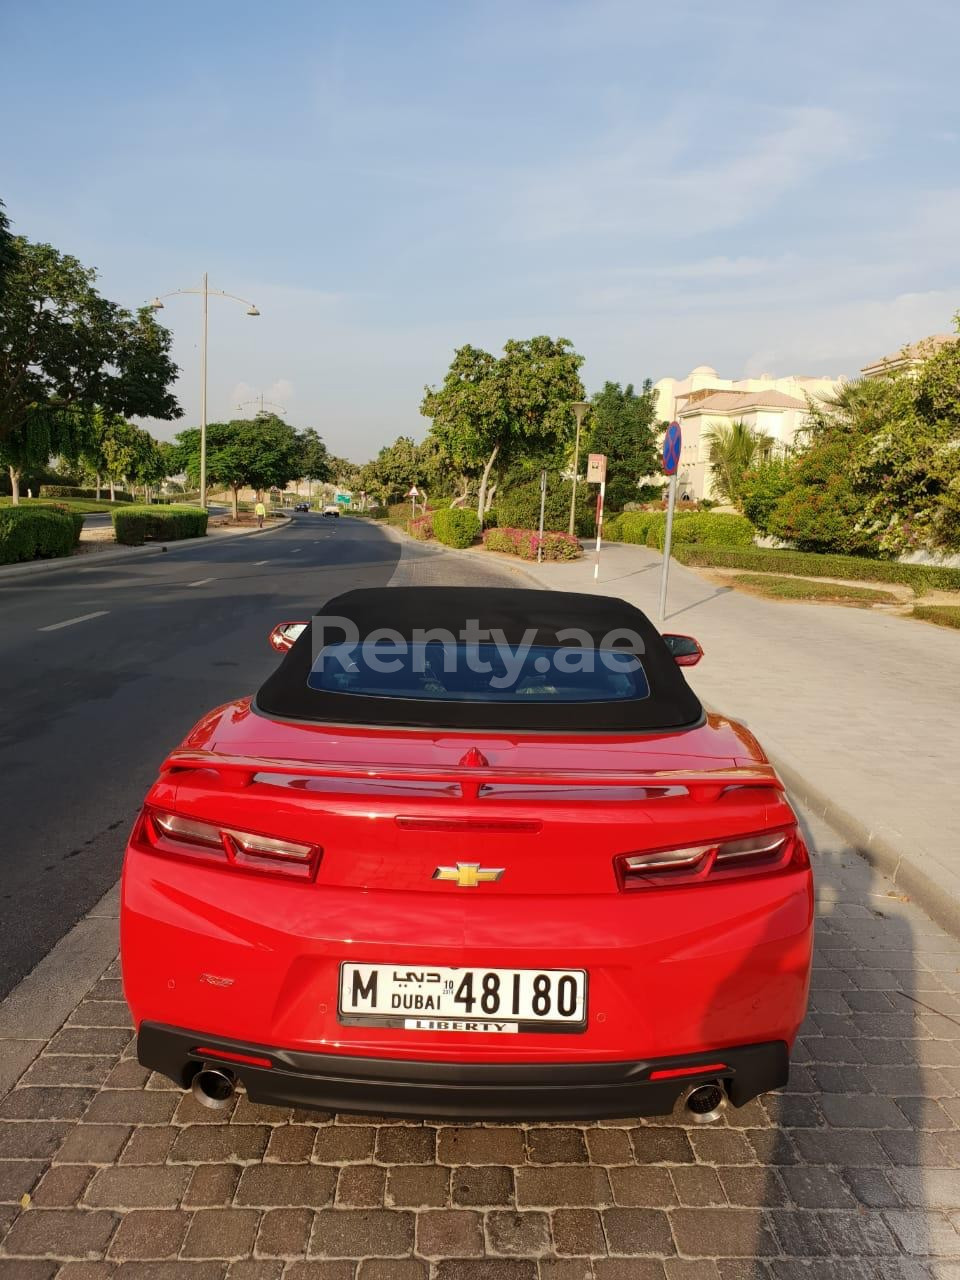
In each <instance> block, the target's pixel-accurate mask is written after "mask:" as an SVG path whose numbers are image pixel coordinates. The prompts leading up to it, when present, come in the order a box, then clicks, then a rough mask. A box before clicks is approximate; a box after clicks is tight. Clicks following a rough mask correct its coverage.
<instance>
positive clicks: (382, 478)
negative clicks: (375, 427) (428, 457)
mask: <svg viewBox="0 0 960 1280" xmlns="http://www.w3.org/2000/svg"><path fill="white" fill-rule="evenodd" d="M420 466H421V459H420V452H419V450H418V448H417V446H416V445H415V444H414V442H413V440H412V439H411V438H410V436H398V437H397V439H396V440H394V442H393V444H386V445H384V446H383V448H382V449H381V450H380V452H379V453H378V454H377V456H376V457H375V458H374V459H373V461H372V462H368V463H366V465H365V466H363V467H362V468H361V469H360V474H359V476H358V478H357V483H358V484H359V486H360V488H361V489H362V490H363V491H364V492H365V493H369V494H373V495H375V496H376V498H377V500H378V501H379V502H385V503H390V502H397V501H399V500H400V499H401V498H402V497H403V496H404V495H405V494H406V493H407V492H408V491H409V489H410V487H411V485H415V484H417V485H418V487H419V484H422V483H423V476H422V475H421V474H420ZM418 482H419V484H418Z"/></svg>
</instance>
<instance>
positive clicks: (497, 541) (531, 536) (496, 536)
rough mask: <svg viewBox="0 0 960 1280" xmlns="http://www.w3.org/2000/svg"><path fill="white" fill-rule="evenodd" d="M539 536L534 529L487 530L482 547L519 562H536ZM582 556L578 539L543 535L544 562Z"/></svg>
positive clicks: (565, 534) (556, 534)
mask: <svg viewBox="0 0 960 1280" xmlns="http://www.w3.org/2000/svg"><path fill="white" fill-rule="evenodd" d="M539 544H540V535H539V533H538V532H537V530H536V529H487V530H485V531H484V535H483V545H484V546H485V547H486V549H487V550H488V551H502V552H505V553H506V554H507V555H513V556H519V557H520V558H521V560H536V558H537V547H538V545H539ZM582 554H583V551H582V549H581V546H580V541H579V539H578V538H576V537H573V536H572V535H571V534H569V533H556V532H552V533H544V535H543V558H544V560H577V559H579V557H580V556H581V555H582Z"/></svg>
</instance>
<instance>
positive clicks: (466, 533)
mask: <svg viewBox="0 0 960 1280" xmlns="http://www.w3.org/2000/svg"><path fill="white" fill-rule="evenodd" d="M433 532H434V534H435V536H436V537H437V538H438V539H439V541H440V542H442V543H444V545H445V546H448V547H469V546H470V544H471V543H472V542H473V540H474V538H475V537H476V536H477V534H478V533H479V532H480V521H479V520H478V519H477V513H476V512H475V511H464V510H463V509H462V508H461V507H447V509H446V510H445V511H435V512H434V515H433Z"/></svg>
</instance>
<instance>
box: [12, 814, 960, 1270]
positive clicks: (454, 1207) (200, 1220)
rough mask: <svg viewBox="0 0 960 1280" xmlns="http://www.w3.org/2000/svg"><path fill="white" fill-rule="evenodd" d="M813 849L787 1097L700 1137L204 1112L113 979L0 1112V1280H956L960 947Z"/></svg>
mask: <svg viewBox="0 0 960 1280" xmlns="http://www.w3.org/2000/svg"><path fill="white" fill-rule="evenodd" d="M816 844H817V848H818V853H817V855H816V859H815V861H816V874H817V882H818V891H819V917H820V923H819V941H818V953H817V969H816V974H815V982H814V990H813V997H812V1006H811V1014H810V1018H809V1021H808V1023H807V1025H806V1027H805V1031H804V1034H803V1036H802V1039H801V1041H800V1043H799V1044H798V1047H797V1051H796V1055H795V1062H796V1065H795V1067H794V1070H793V1075H792V1078H791V1083H790V1087H789V1089H788V1090H787V1091H786V1092H784V1093H782V1094H781V1095H778V1096H771V1097H767V1098H765V1099H764V1100H762V1101H756V1102H754V1103H752V1104H750V1105H749V1106H748V1107H745V1108H744V1109H743V1110H741V1111H733V1110H728V1111H727V1112H726V1113H725V1118H724V1120H723V1122H722V1123H720V1124H719V1125H715V1126H711V1127H703V1128H689V1127H685V1126H684V1125H681V1124H675V1123H671V1122H660V1121H639V1120H632V1121H631V1120H624V1121H620V1122H611V1123H603V1124H591V1125H583V1126H579V1125H566V1124H564V1125H551V1124H537V1125H529V1126H527V1125H503V1126H497V1125H456V1124H450V1123H447V1122H442V1123H438V1124H416V1123H409V1122H406V1121H403V1122H398V1121H388V1120H380V1119H377V1118H372V1117H369V1116H366V1117H365V1116H355V1117H352V1116H345V1115H340V1116H331V1115H325V1114H321V1113H317V1112H306V1111H304V1112H300V1111H290V1110H281V1109H277V1108H270V1107H258V1106H253V1105H251V1104H250V1103H249V1102H248V1101H247V1100H246V1098H245V1097H241V1098H239V1100H237V1102H236V1104H235V1106H234V1107H233V1108H232V1110H230V1111H228V1112H218V1113H214V1112H211V1111H208V1110H204V1109H203V1108H201V1107H199V1106H197V1105H196V1104H195V1103H194V1101H193V1100H192V1098H190V1097H189V1096H185V1095H183V1094H182V1093H180V1092H179V1091H177V1090H174V1089H173V1088H171V1086H170V1085H169V1083H168V1082H167V1081H165V1080H163V1079H162V1078H160V1077H157V1076H148V1073H146V1072H145V1071H143V1070H142V1069H141V1068H140V1067H139V1066H138V1064H137V1062H136V1060H135V1058H134V1056H133V1046H132V1043H131V1032H130V1027H129V1022H128V1018H127V1012H126V1006H125V1005H124V1003H123V1000H122V993H121V988H120V983H119V980H118V978H119V973H118V967H117V965H116V964H115V963H114V964H112V965H111V966H110V967H109V968H108V969H107V971H106V972H105V973H104V974H103V976H102V977H101V978H100V980H99V981H98V982H97V983H96V984H95V985H94V986H93V987H92V989H91V990H90V991H89V992H88V993H87V995H86V997H85V998H84V999H83V1000H82V1001H81V1003H80V1004H79V1006H78V1007H77V1008H76V1009H75V1010H74V1012H73V1013H72V1014H71V1015H70V1016H69V1017H68V1018H67V1020H66V1022H65V1024H64V1025H63V1027H62V1028H61V1029H60V1030H59V1031H58V1032H57V1034H56V1035H54V1036H53V1038H52V1039H51V1040H50V1042H49V1043H48V1044H47V1045H46V1047H45V1048H44V1049H43V1052H42V1053H41V1054H40V1056H39V1057H37V1058H36V1060H35V1061H34V1062H33V1064H32V1066H30V1068H29V1069H28V1070H27V1071H26V1073H25V1074H24V1076H23V1078H22V1079H21V1080H20V1081H19V1083H18V1085H17V1086H16V1087H15V1088H14V1089H12V1090H11V1091H10V1092H9V1093H8V1094H7V1095H6V1097H4V1098H3V1100H2V1101H0V1238H2V1245H0V1280H52V1278H53V1277H57V1278H58V1280H102V1278H106V1277H110V1278H112V1280H181V1278H182V1280H279V1278H281V1277H282V1280H960V996H958V992H960V942H958V941H956V940H954V939H952V938H950V937H948V936H946V935H945V934H943V933H942V932H941V931H940V930H939V929H937V928H936V927H935V926H934V925H933V924H932V923H931V922H930V921H929V920H928V919H927V918H926V917H925V916H924V915H923V914H922V913H921V912H920V911H919V910H918V909H917V908H916V907H914V906H912V905H911V904H909V903H905V902H903V901H900V900H899V898H898V897H896V896H890V892H891V890H890V884H889V882H888V881H885V880H882V879H879V878H877V877H876V876H875V875H874V874H873V873H872V872H871V871H870V869H869V868H868V867H867V865H866V863H864V862H863V861H862V860H861V859H860V858H858V857H857V856H856V855H855V854H853V853H852V852H850V851H849V850H848V849H845V848H844V847H843V845H842V844H841V843H839V842H838V840H837V839H836V838H835V837H833V836H832V835H831V834H830V833H829V832H828V831H827V830H826V829H825V828H818V830H817V840H816Z"/></svg>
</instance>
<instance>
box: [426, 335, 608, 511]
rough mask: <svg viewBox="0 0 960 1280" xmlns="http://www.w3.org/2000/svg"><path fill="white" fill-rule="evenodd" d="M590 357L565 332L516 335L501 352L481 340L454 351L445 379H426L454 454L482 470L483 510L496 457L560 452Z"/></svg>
mask: <svg viewBox="0 0 960 1280" xmlns="http://www.w3.org/2000/svg"><path fill="white" fill-rule="evenodd" d="M582 363H583V357H582V356H580V355H578V354H577V352H575V351H574V350H573V345H572V343H571V342H570V341H569V340H568V339H566V338H549V337H546V336H540V337H536V338H528V339H525V340H523V341H517V340H516V339H510V341H508V342H507V343H506V344H505V345H504V348H503V354H502V356H500V357H499V358H497V357H495V356H493V355H491V354H490V353H489V352H486V351H482V350H480V349H479V348H477V347H473V346H469V345H467V346H464V347H460V348H459V350H458V351H456V352H455V354H454V358H453V361H452V363H451V365H450V368H449V370H448V371H447V375H446V377H445V378H444V381H443V385H442V386H441V387H440V388H438V389H435V388H431V387H427V388H426V390H425V393H424V397H423V400H422V402H421V405H420V412H421V413H422V414H424V416H425V417H428V418H431V419H432V420H433V425H432V428H431V430H432V433H433V435H434V436H435V437H436V439H437V440H438V441H439V443H440V446H441V448H442V449H443V450H444V452H445V453H446V454H447V456H448V457H449V458H450V459H451V460H452V461H453V462H454V464H455V465H456V466H457V467H459V468H460V469H461V470H462V471H464V472H467V473H474V474H476V473H477V472H479V473H480V484H479V494H478V502H477V514H478V515H479V516H480V517H481V519H482V518H483V514H484V512H485V510H486V506H487V503H486V497H487V485H488V482H489V478H490V472H491V470H492V468H493V466H494V464H495V463H497V462H498V461H499V463H500V464H501V465H503V464H506V463H509V462H511V461H513V460H514V459H515V458H517V457H520V456H528V457H529V456H535V457H540V458H542V459H543V460H544V461H547V460H548V459H550V458H555V457H556V455H557V453H558V452H559V451H560V450H561V448H562V446H563V443H564V441H565V440H566V439H567V438H568V437H569V435H570V433H571V431H572V429H573V424H574V419H573V413H572V411H571V408H570V405H571V404H572V403H573V402H574V401H576V400H581V399H582V398H583V394H584V392H583V384H582V383H581V381H580V376H579V369H580V366H581V364H582Z"/></svg>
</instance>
